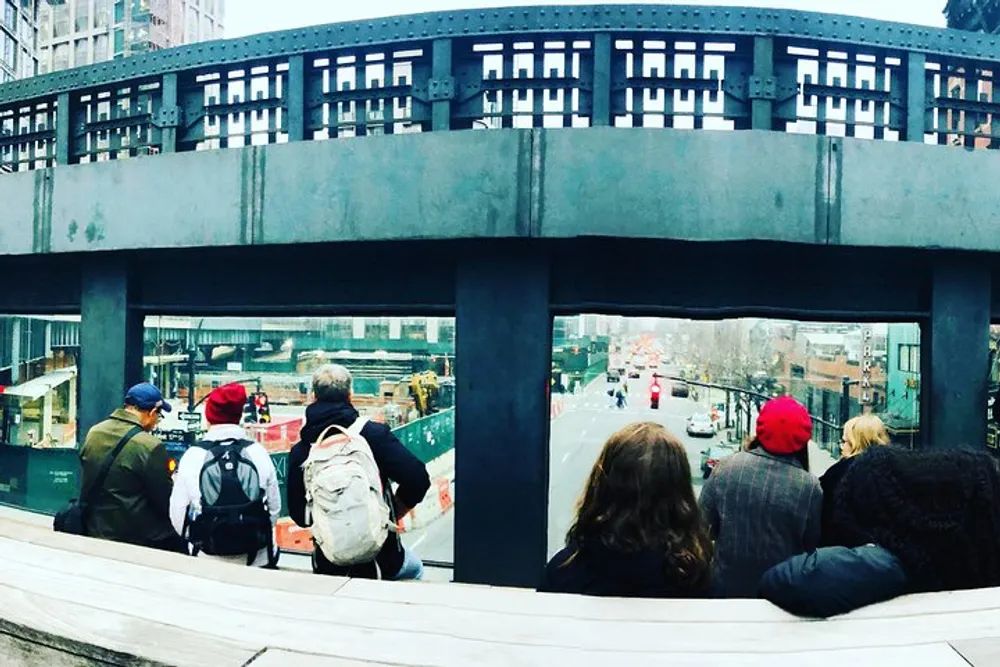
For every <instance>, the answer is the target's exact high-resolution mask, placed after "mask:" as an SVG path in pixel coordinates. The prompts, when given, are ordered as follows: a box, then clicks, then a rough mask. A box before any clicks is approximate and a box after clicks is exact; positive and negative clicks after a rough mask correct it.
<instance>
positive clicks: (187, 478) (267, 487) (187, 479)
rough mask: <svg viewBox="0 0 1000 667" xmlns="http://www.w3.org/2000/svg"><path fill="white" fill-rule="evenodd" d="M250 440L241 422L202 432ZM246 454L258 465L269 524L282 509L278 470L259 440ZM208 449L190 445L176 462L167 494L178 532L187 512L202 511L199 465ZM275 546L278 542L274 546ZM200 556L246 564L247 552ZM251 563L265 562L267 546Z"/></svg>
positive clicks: (208, 436) (216, 437) (210, 438)
mask: <svg viewBox="0 0 1000 667" xmlns="http://www.w3.org/2000/svg"><path fill="white" fill-rule="evenodd" d="M230 439H238V440H251V438H249V437H248V436H247V434H246V431H244V430H243V428H242V427H241V426H237V425H235V424H216V425H214V426H211V427H209V429H208V433H206V434H205V440H208V441H211V442H218V441H221V440H230ZM243 451H244V452H246V455H247V456H248V457H249V458H250V460H251V461H252V462H253V464H254V466H256V467H257V473H258V474H259V475H260V486H261V488H262V489H264V493H265V497H266V498H267V509H268V511H269V512H270V514H271V525H272V526H273V525H274V524H275V523H277V521H278V515H279V514H280V513H281V489H280V488H279V487H278V473H277V472H276V471H275V469H274V462H273V461H271V455H270V454H268V453H267V450H266V449H264V447H263V446H261V445H260V444H258V443H256V442H255V443H254V444H252V445H249V446H248V447H247V448H246V449H245V450H243ZM207 456H208V450H206V449H203V448H201V447H190V448H188V450H187V451H186V452H184V455H183V456H182V457H181V460H180V463H178V464H177V476H176V477H175V478H174V490H173V492H172V493H171V494H170V522H171V523H172V524H173V526H174V530H176V531H177V534H178V535H182V534H183V532H184V519H185V518H187V517H188V516H191V517H192V518H193V517H195V516H197V515H198V514H199V513H200V512H201V481H200V478H201V468H202V466H204V465H205V458H206V457H207ZM275 548H277V546H275ZM198 556H199V557H203V558H214V559H215V560H220V561H224V562H230V563H238V564H240V565H245V564H246V562H247V558H246V556H210V555H208V554H205V553H200V554H198ZM253 564H254V565H255V566H257V567H260V566H263V565H267V549H261V550H260V551H259V552H258V553H257V558H256V560H254V562H253Z"/></svg>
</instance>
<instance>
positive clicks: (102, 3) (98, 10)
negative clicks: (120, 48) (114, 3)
mask: <svg viewBox="0 0 1000 667" xmlns="http://www.w3.org/2000/svg"><path fill="white" fill-rule="evenodd" d="M108 2H109V0H94V27H96V28H106V27H108V14H109V11H108Z"/></svg>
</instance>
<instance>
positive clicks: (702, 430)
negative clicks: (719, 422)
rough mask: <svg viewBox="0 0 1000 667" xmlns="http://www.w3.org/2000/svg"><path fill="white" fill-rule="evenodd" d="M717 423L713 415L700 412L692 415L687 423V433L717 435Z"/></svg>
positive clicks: (692, 434)
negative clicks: (714, 422)
mask: <svg viewBox="0 0 1000 667" xmlns="http://www.w3.org/2000/svg"><path fill="white" fill-rule="evenodd" d="M715 433H716V431H715V424H713V423H712V417H711V416H710V415H708V414H706V413H699V414H696V415H691V418H690V419H688V423H687V434H688V435H690V436H708V437H709V438H711V437H714V436H715Z"/></svg>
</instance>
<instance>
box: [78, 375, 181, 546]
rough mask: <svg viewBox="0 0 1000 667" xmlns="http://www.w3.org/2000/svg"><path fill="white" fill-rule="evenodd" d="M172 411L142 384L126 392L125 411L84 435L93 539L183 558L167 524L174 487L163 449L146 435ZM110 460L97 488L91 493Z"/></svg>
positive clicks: (83, 458) (89, 529)
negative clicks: (159, 551)
mask: <svg viewBox="0 0 1000 667" xmlns="http://www.w3.org/2000/svg"><path fill="white" fill-rule="evenodd" d="M170 410H171V407H170V404H169V403H167V402H166V401H165V400H163V395H162V394H161V393H160V390H159V389H157V388H156V387H154V386H153V385H151V384H149V383H147V382H144V383H142V384H137V385H135V386H134V387H132V388H131V389H129V390H128V392H127V393H126V394H125V405H124V407H121V408H118V409H117V410H115V411H114V412H113V413H111V416H110V417H108V418H107V419H105V420H104V421H102V422H101V423H100V424H97V425H96V426H94V427H93V428H92V429H90V432H89V433H87V439H86V440H85V441H84V443H83V449H82V450H81V451H80V460H81V467H82V470H83V480H82V488H83V489H87V490H88V492H89V496H88V497H89V502H88V511H87V516H85V517H84V520H85V521H86V525H87V534H88V535H90V536H91V537H98V538H101V539H105V540H112V541H115V542H127V543H129V544H137V545H140V546H145V547H152V548H154V549H163V550H165V551H177V552H181V553H187V548H186V546H185V544H184V541H183V540H182V539H180V537H179V536H178V535H177V533H176V532H175V531H174V529H173V526H172V525H171V524H170V492H171V491H172V490H173V482H172V481H171V479H170V470H169V467H168V465H169V458H168V456H167V449H166V446H165V445H164V444H163V443H162V442H160V441H159V440H158V439H157V438H155V437H154V436H153V435H152V433H150V432H151V431H152V430H153V429H154V428H156V425H157V423H159V421H160V418H161V416H162V414H163V413H164V412H170ZM111 457H113V458H111ZM109 460H110V461H111V465H110V467H109V468H108V472H107V475H106V477H105V478H104V482H103V483H102V484H101V488H95V489H92V490H91V486H93V485H94V484H95V483H96V482H97V481H99V479H98V478H99V477H100V476H101V470H102V468H103V467H104V465H105V462H106V461H109Z"/></svg>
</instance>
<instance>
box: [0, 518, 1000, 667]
mask: <svg viewBox="0 0 1000 667" xmlns="http://www.w3.org/2000/svg"><path fill="white" fill-rule="evenodd" d="M0 559H2V561H3V563H4V567H3V568H2V569H0V594H2V595H3V599H4V604H3V605H2V607H0V664H32V665H33V664H38V665H41V664H45V665H58V666H60V667H61V666H62V665H81V664H106V665H125V664H129V665H195V666H200V665H205V666H206V667H207V666H209V665H212V666H215V665H222V666H224V667H228V666H230V665H232V666H234V667H235V666H236V665H246V664H249V662H250V661H253V664H254V665H255V666H260V665H264V666H265V667H267V666H269V665H297V666H298V665H304V666H306V667H312V666H313V665H361V664H364V665H373V664H374V665H413V666H416V665H422V666H437V665H442V666H443V665H477V666H479V665H482V666H485V667H492V666H495V665H496V666H499V665H504V666H506V665H529V666H533V665H538V666H539V667H542V666H544V667H550V666H551V665H562V664H574V665H595V666H596V665H607V664H614V665H616V667H617V666H618V665H625V666H631V665H636V666H639V665H642V666H643V667H646V666H648V665H671V666H678V665H692V666H694V665H726V666H727V667H728V666H730V665H733V666H737V667H739V666H743V665H747V666H749V665H755V666H756V665H761V666H763V665H767V666H768V667H786V666H787V667H793V666H794V667H799V666H800V665H811V666H817V667H826V666H829V667H843V666H844V665H848V664H851V665H856V666H859V667H863V666H869V665H870V666H872V667H876V666H877V667H893V666H896V665H898V666H900V667H924V666H926V667H968V665H970V664H972V665H974V666H975V667H980V666H985V665H993V664H996V662H995V658H996V657H997V656H998V655H1000V653H998V651H1000V639H998V638H997V635H1000V591H998V590H996V589H990V590H979V591H965V592H956V593H947V594H935V595H920V596H909V597H905V598H900V599H898V600H894V601H891V602H887V603H884V604H880V605H875V606H872V607H869V608H866V609H862V610H859V611H857V612H854V613H852V614H848V615H846V616H842V617H838V618H834V619H831V620H827V621H811V620H805V619H799V618H795V617H793V616H790V615H788V614H785V613H784V612H782V611H780V610H779V609H777V608H775V607H773V606H771V605H770V604H768V603H767V602H763V601H759V600H729V601H727V600H623V599H600V598H584V597H578V596H564V595H545V594H538V593H535V592H533V591H529V590H518V589H500V588H489V587H484V586H470V585H462V584H430V583H389V582H375V581H362V580H356V581H349V580H346V579H341V578H336V577H317V576H314V575H310V574H299V573H289V572H265V571H261V570H253V569H248V568H242V567H235V566H231V565H225V564H220V563H210V562H205V561H204V560H199V559H193V558H187V557H184V556H179V555H174V554H165V553H160V552H154V551H149V550H146V549H140V548H136V547H129V546H124V545H118V544H113V543H106V542H100V541H97V540H90V539H86V538H75V537H71V536H66V535H58V534H55V533H52V532H51V531H48V530H46V529H44V528H40V527H38V526H32V525H29V524H24V523H20V522H16V521H12V520H6V519H0Z"/></svg>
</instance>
